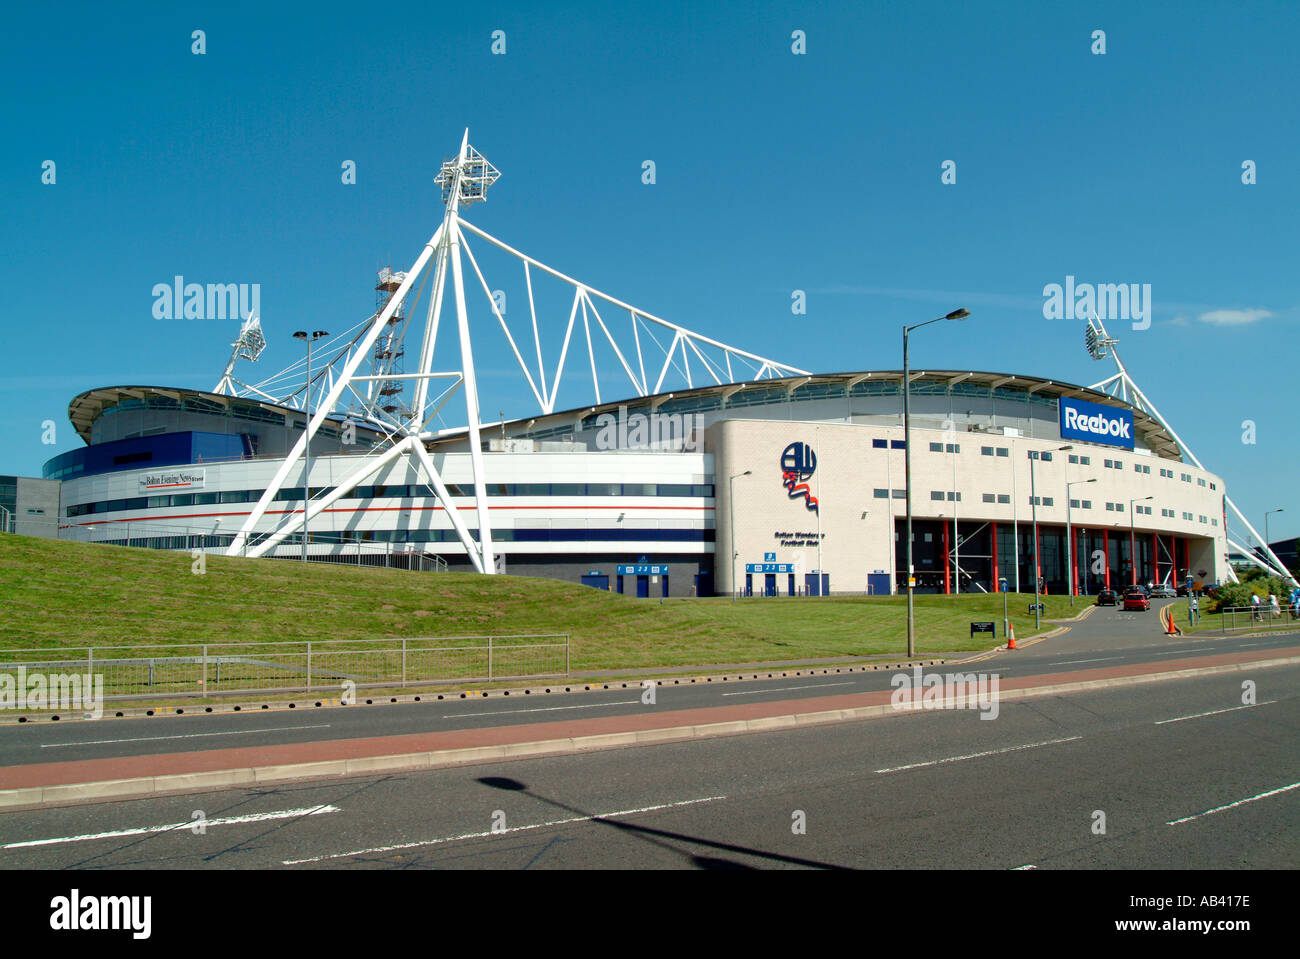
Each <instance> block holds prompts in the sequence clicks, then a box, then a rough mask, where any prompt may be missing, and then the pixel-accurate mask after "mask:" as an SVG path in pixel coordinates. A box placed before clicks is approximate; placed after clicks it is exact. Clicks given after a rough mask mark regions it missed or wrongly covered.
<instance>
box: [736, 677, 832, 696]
mask: <svg viewBox="0 0 1300 959" xmlns="http://www.w3.org/2000/svg"><path fill="white" fill-rule="evenodd" d="M852 685H853V683H852V681H851V680H846V681H845V682H842V683H809V684H808V685H807V686H778V687H777V688H776V689H752V690H750V691H749V692H747V693H723V694H722V695H724V696H758V695H760V694H762V693H784V692H786V691H787V690H791V689H820V688H821V687H823V686H852Z"/></svg>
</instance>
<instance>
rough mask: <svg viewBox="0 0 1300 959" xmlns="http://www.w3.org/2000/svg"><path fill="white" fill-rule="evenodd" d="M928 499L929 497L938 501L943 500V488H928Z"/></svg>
mask: <svg viewBox="0 0 1300 959" xmlns="http://www.w3.org/2000/svg"><path fill="white" fill-rule="evenodd" d="M930 499H931V500H939V501H940V502H942V501H943V490H941V489H932V490H930Z"/></svg>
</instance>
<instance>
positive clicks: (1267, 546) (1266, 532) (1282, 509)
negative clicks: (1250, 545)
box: [1264, 507, 1286, 549]
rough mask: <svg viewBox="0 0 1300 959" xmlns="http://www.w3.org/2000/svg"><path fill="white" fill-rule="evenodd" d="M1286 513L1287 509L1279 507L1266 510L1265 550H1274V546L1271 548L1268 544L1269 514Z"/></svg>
mask: <svg viewBox="0 0 1300 959" xmlns="http://www.w3.org/2000/svg"><path fill="white" fill-rule="evenodd" d="M1285 512H1286V509H1285V508H1284V507H1278V508H1277V509H1270V510H1265V512H1264V548H1265V549H1272V548H1273V547H1272V546H1270V545H1269V544H1268V514H1269V513H1285Z"/></svg>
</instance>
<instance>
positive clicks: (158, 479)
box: [139, 469, 204, 492]
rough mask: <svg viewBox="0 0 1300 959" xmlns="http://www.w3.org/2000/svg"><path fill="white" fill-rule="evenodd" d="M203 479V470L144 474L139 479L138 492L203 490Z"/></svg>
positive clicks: (164, 471) (176, 470) (178, 470)
mask: <svg viewBox="0 0 1300 959" xmlns="http://www.w3.org/2000/svg"><path fill="white" fill-rule="evenodd" d="M203 477H204V471H203V470H192V469H174V470H163V471H161V472H158V473H145V474H143V475H142V476H141V477H140V478H139V482H140V491H141V492H144V491H146V490H148V491H149V492H166V491H168V490H187V489H203Z"/></svg>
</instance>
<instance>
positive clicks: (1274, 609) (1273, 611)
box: [1268, 593, 1282, 619]
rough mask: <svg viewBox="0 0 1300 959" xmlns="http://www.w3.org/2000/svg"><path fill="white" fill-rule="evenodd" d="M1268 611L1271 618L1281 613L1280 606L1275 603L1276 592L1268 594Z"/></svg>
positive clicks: (1279, 615) (1276, 617)
mask: <svg viewBox="0 0 1300 959" xmlns="http://www.w3.org/2000/svg"><path fill="white" fill-rule="evenodd" d="M1268 611H1269V615H1270V616H1272V617H1273V619H1278V618H1279V617H1281V615H1282V608H1281V607H1280V606H1278V604H1277V593H1269V594H1268Z"/></svg>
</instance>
